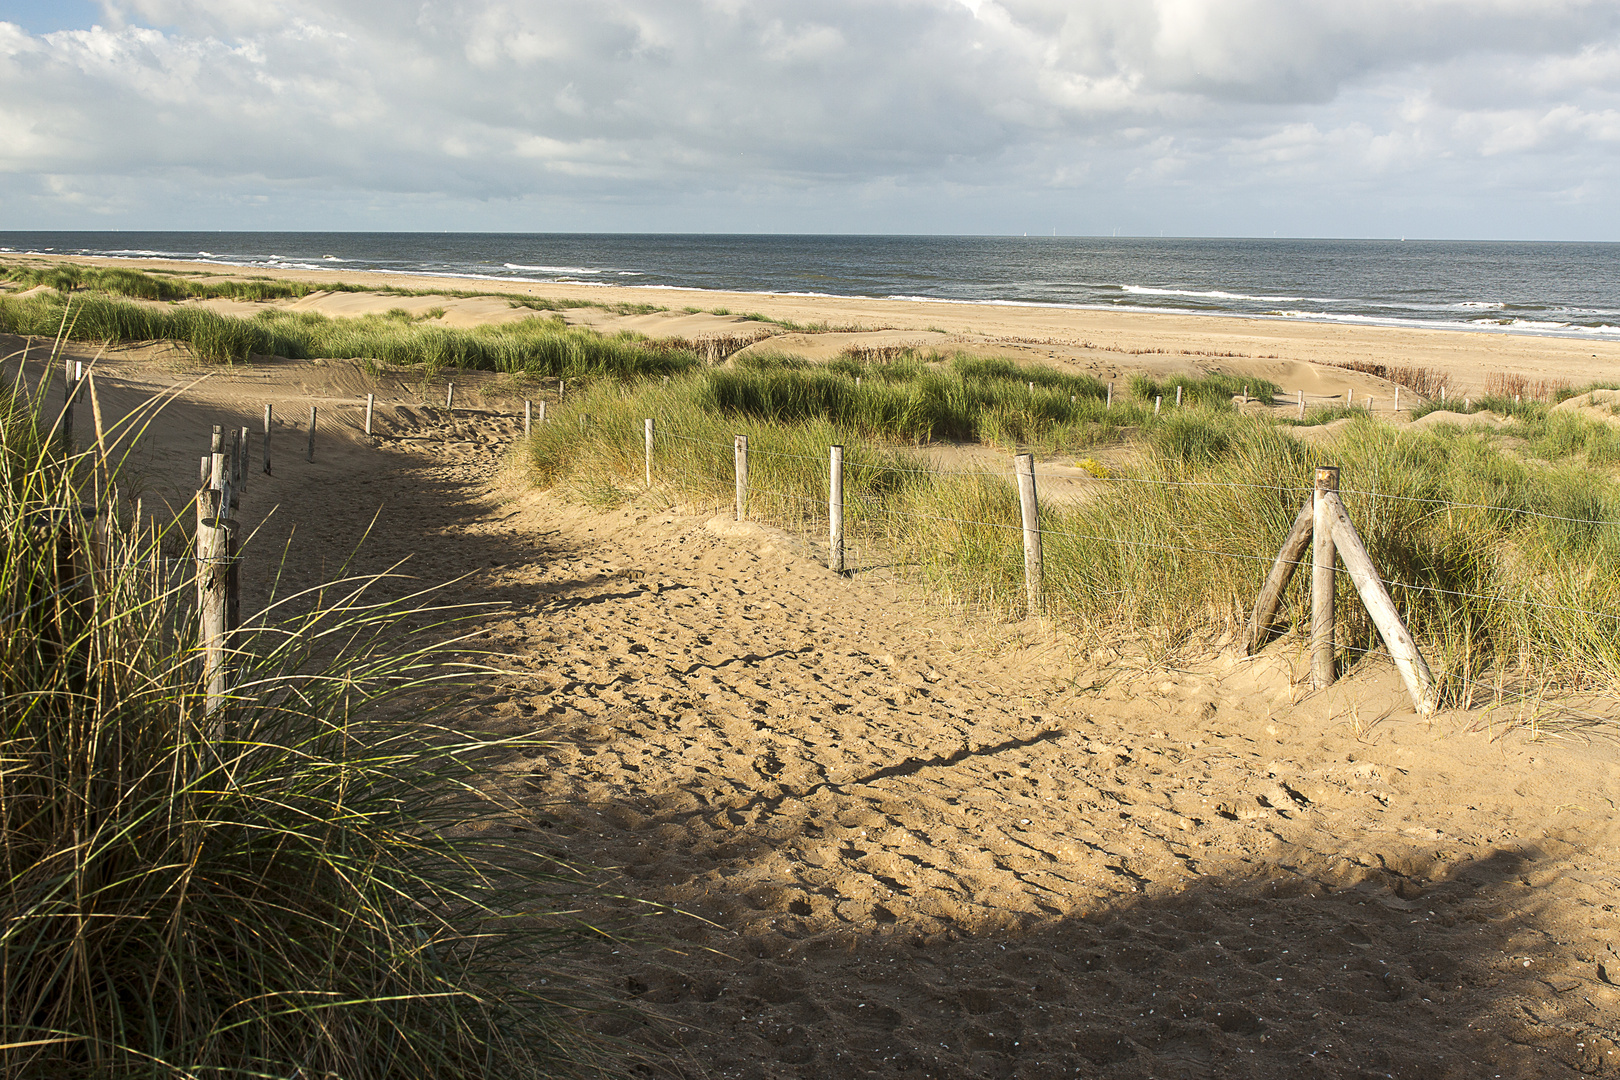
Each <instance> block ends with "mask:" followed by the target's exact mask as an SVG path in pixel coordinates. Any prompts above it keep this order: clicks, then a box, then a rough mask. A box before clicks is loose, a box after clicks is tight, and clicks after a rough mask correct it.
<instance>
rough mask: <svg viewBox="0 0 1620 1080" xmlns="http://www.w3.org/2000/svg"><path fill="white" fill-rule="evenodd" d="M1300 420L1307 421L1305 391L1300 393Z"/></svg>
mask: <svg viewBox="0 0 1620 1080" xmlns="http://www.w3.org/2000/svg"><path fill="white" fill-rule="evenodd" d="M1299 418H1300V419H1301V420H1303V419H1305V391H1303V390H1301V391H1300V392H1299Z"/></svg>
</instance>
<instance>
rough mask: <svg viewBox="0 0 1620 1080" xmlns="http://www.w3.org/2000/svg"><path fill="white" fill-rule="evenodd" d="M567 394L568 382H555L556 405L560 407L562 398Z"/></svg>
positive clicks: (561, 380) (560, 380)
mask: <svg viewBox="0 0 1620 1080" xmlns="http://www.w3.org/2000/svg"><path fill="white" fill-rule="evenodd" d="M567 393H568V380H567V379H558V380H557V404H559V405H561V404H562V403H563V397H564V396H565V395H566V394H567Z"/></svg>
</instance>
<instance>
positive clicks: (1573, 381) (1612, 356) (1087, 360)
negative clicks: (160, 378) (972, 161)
mask: <svg viewBox="0 0 1620 1080" xmlns="http://www.w3.org/2000/svg"><path fill="white" fill-rule="evenodd" d="M13 260H14V261H17V262H33V263H36V264H52V263H83V264H93V265H102V266H113V267H126V268H129V269H139V270H154V269H155V270H185V271H190V272H192V273H195V274H203V275H210V276H214V277H218V278H273V279H281V280H289V281H300V282H306V283H309V284H314V285H319V284H321V283H323V282H342V283H344V284H350V285H359V286H363V287H370V288H376V289H388V288H404V289H413V290H426V291H428V292H430V293H432V292H435V291H436V290H452V291H455V290H458V289H459V288H460V287H459V286H457V285H454V284H452V283H455V282H473V281H476V282H477V286H478V289H479V290H480V291H485V292H488V293H490V294H491V295H495V296H501V295H513V296H548V297H556V298H558V299H576V300H586V301H589V302H591V303H594V304H605V305H611V304H618V303H627V304H645V303H648V302H649V301H650V299H651V296H650V295H649V294H653V293H656V294H657V296H658V297H659V298H661V300H662V301H663V306H666V307H667V308H668V309H669V314H671V315H675V314H678V313H679V312H680V311H681V309H682V306H683V305H684V306H686V307H696V308H698V309H700V310H703V311H713V310H715V309H716V308H719V309H723V310H727V311H730V312H733V313H735V314H737V315H743V314H756V313H757V314H760V315H764V316H766V317H768V318H771V319H779V320H784V321H787V322H792V323H798V324H808V325H810V326H814V327H823V326H825V327H827V328H829V329H836V330H846V331H854V332H874V331H891V332H892V331H902V332H930V331H931V332H936V333H941V334H943V335H945V340H942V341H941V345H944V346H950V345H969V344H971V345H973V346H976V347H978V348H988V347H997V346H999V347H1003V348H1004V350H1005V351H1007V352H1008V353H1009V354H1010V355H1015V356H1018V357H1019V358H1022V359H1033V360H1043V359H1044V360H1047V361H1059V362H1064V363H1079V364H1080V365H1081V366H1083V367H1086V368H1088V369H1097V368H1099V367H1107V368H1109V369H1118V368H1119V367H1120V366H1121V365H1122V364H1131V363H1134V364H1136V365H1137V366H1139V367H1142V368H1163V367H1164V366H1165V364H1166V363H1170V364H1172V365H1174V364H1180V365H1182V366H1186V363H1187V361H1188V360H1194V361H1199V362H1201V366H1204V367H1209V366H1223V367H1226V368H1233V369H1237V368H1241V369H1244V370H1252V371H1253V372H1254V373H1255V374H1265V372H1264V371H1263V370H1262V369H1263V368H1265V367H1268V366H1271V364H1274V363H1285V364H1286V363H1306V364H1326V365H1333V366H1337V365H1342V364H1344V363H1378V364H1387V365H1390V366H1413V367H1427V368H1432V369H1434V370H1436V371H1438V372H1440V373H1442V374H1443V375H1445V376H1446V377H1447V378H1448V381H1449V383H1450V385H1451V386H1452V387H1453V390H1454V392H1456V393H1481V392H1483V390H1484V386H1485V379H1486V377H1487V376H1488V375H1490V374H1493V373H1497V372H1512V373H1516V374H1523V375H1526V376H1529V377H1532V378H1536V379H1548V380H1552V381H1564V382H1567V383H1569V384H1570V385H1572V386H1581V385H1585V384H1587V383H1591V382H1594V381H1598V380H1600V379H1605V378H1616V377H1620V340H1607V339H1600V338H1590V337H1571V336H1562V335H1554V334H1550V333H1525V332H1514V331H1512V330H1510V329H1506V328H1504V329H1501V330H1490V329H1461V328H1456V327H1444V328H1441V327H1435V328H1429V327H1416V326H1409V325H1383V324H1374V323H1358V324H1345V323H1342V322H1332V321H1317V320H1306V319H1300V320H1294V319H1288V318H1281V317H1272V318H1266V317H1257V316H1253V315H1238V314H1232V315H1227V314H1212V313H1203V312H1200V313H1196V314H1182V313H1179V312H1161V311H1118V310H1109V309H1096V308H1083V307H1076V306H1058V305H1044V304H1037V303H1030V304H1022V303H1014V302H1010V301H971V300H945V299H925V298H907V299H875V298H867V297H840V296H831V295H803V294H788V293H761V292H739V291H732V290H710V289H699V288H689V287H681V286H669V285H619V284H611V285H609V284H596V283H588V284H587V283H545V282H536V281H517V280H513V279H502V278H473V277H455V276H450V275H435V274H415V273H407V272H403V271H343V270H336V269H333V270H327V269H313V270H310V269H292V268H288V269H269V268H259V267H237V266H227V265H223V264H220V263H214V262H188V261H185V260H179V259H167V258H148V257H141V258H122V257H110V256H67V255H52V254H37V255H16V256H13ZM583 321H588V322H590V323H591V324H593V325H599V326H602V328H604V329H610V328H624V329H634V330H637V331H639V332H641V333H646V334H648V335H649V336H654V337H656V336H660V330H661V328H660V327H658V326H657V325H654V324H651V323H649V322H648V317H623V318H620V319H617V320H606V319H602V318H591V319H589V320H583ZM665 321H671V322H673V321H678V320H673V319H668V320H665ZM604 323H613V324H614V326H613V327H609V326H605V325H602V324H604ZM677 333H678V331H675V330H674V329H673V328H671V329H666V330H662V334H663V335H664V336H675V335H676V334H677ZM783 336H784V337H785V336H789V335H783ZM808 336H810V337H813V336H815V335H814V334H813V333H812V334H810V335H808ZM953 339H964V340H953ZM965 339H972V340H965ZM784 344H786V342H784ZM976 351H977V349H976ZM1147 358H1152V359H1147ZM1172 358H1176V359H1172ZM1233 361H1249V363H1233ZM1099 362H1100V363H1099Z"/></svg>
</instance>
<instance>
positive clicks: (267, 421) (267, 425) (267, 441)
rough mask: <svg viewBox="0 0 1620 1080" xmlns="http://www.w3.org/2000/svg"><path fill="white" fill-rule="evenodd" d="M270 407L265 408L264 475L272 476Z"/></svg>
mask: <svg viewBox="0 0 1620 1080" xmlns="http://www.w3.org/2000/svg"><path fill="white" fill-rule="evenodd" d="M270 417H271V410H270V406H268V405H266V406H265V407H264V475H266V476H269V475H270Z"/></svg>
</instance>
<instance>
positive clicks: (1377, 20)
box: [0, 0, 1620, 235]
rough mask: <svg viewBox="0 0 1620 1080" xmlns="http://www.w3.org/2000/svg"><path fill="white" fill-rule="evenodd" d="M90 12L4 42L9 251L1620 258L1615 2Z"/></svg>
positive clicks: (907, 2)
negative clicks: (561, 249)
mask: <svg viewBox="0 0 1620 1080" xmlns="http://www.w3.org/2000/svg"><path fill="white" fill-rule="evenodd" d="M102 4H103V7H104V9H105V12H106V16H107V18H106V19H105V23H104V26H102V27H98V28H96V29H91V30H82V31H64V32H58V33H54V34H50V35H46V36H44V37H33V36H30V35H28V34H27V33H25V32H23V31H21V30H19V29H17V28H16V27H13V26H10V25H9V24H3V23H0V227H7V228H26V227H30V226H32V225H38V226H46V225H50V226H60V225H65V224H71V223H72V222H73V221H76V220H79V219H80V218H81V217H82V215H83V214H84V212H85V207H86V206H98V205H99V206H101V208H102V209H104V210H105V212H107V213H109V214H114V215H118V216H120V217H121V219H124V220H127V221H128V222H129V224H132V225H140V224H152V225H163V226H169V227H176V226H181V225H186V224H203V223H204V222H201V221H197V220H191V221H188V220H186V219H185V217H184V215H185V214H187V213H189V214H191V215H192V216H193V219H195V218H196V216H197V215H210V220H209V221H208V222H206V223H207V224H211V225H222V226H227V227H229V226H232V225H235V226H239V227H271V226H273V225H289V224H295V223H296V221H295V220H294V219H296V217H297V215H299V214H300V213H302V214H303V215H304V217H305V219H306V220H309V221H318V222H319V223H320V224H321V226H322V227H341V226H342V224H343V223H344V222H346V221H349V220H350V218H348V217H346V216H345V215H352V214H355V213H357V212H358V213H361V214H362V216H361V218H359V219H355V220H353V224H354V225H355V227H379V226H399V227H411V226H434V225H437V224H439V220H440V219H443V220H444V221H445V223H447V224H456V225H465V224H483V225H485V226H487V227H504V228H558V227H590V228H603V229H612V228H639V227H648V226H649V225H652V224H654V223H657V222H662V227H694V228H716V227H721V228H724V227H727V226H725V225H724V224H723V222H724V221H725V219H726V214H727V213H728V212H731V211H734V210H736V208H738V207H740V206H745V205H746V206H748V207H750V208H752V209H751V211H750V212H751V213H754V214H755V215H757V216H756V218H755V220H759V221H761V222H763V224H764V227H770V228H780V229H794V228H822V227H834V228H836V227H839V226H840V218H839V214H840V208H847V207H849V206H851V205H852V204H858V205H859V206H861V207H864V208H866V210H865V211H863V213H865V214H866V215H867V216H864V217H860V218H859V221H858V222H857V221H856V220H855V218H853V217H850V216H848V215H846V216H845V217H844V219H843V220H845V221H848V222H849V223H850V224H848V225H846V226H845V227H859V228H877V229H893V230H898V231H904V230H907V229H943V230H946V231H953V230H954V231H975V230H981V229H1008V230H1013V229H1018V228H1020V227H1021V226H1020V219H1019V218H1018V215H1019V214H1020V213H1023V212H1024V208H1025V207H1028V208H1030V212H1032V213H1036V214H1038V216H1040V217H1041V218H1042V219H1043V220H1051V219H1052V218H1053V216H1054V214H1055V213H1057V212H1062V213H1064V214H1065V215H1067V216H1066V217H1065V219H1064V220H1065V221H1067V222H1068V224H1067V226H1066V228H1067V229H1068V230H1069V231H1081V230H1086V229H1088V228H1090V229H1095V230H1097V231H1106V229H1107V228H1108V227H1110V226H1111V225H1112V224H1115V223H1116V222H1115V221H1113V220H1108V221H1104V220H1101V219H1100V218H1099V217H1098V216H1097V214H1098V213H1100V211H1097V210H1095V209H1094V207H1096V206H1106V207H1107V208H1108V209H1107V212H1108V213H1109V214H1111V215H1118V214H1120V213H1123V214H1125V215H1127V216H1130V215H1136V216H1156V217H1157V218H1158V220H1159V221H1160V222H1162V221H1163V220H1164V219H1165V217H1166V216H1167V215H1168V216H1170V217H1172V218H1174V217H1175V215H1176V214H1177V213H1179V211H1167V209H1166V208H1167V205H1169V204H1171V203H1172V202H1173V201H1174V200H1178V199H1180V200H1183V202H1184V201H1185V198H1186V192H1187V191H1188V190H1189V188H1190V187H1192V186H1196V187H1197V189H1198V191H1199V199H1198V206H1199V208H1200V209H1199V213H1200V215H1201V216H1200V217H1199V219H1198V220H1197V221H1185V220H1184V219H1179V218H1178V219H1177V220H1179V221H1182V224H1180V226H1179V227H1180V228H1181V229H1182V230H1183V231H1198V232H1239V231H1244V230H1245V229H1246V228H1249V227H1250V225H1249V224H1248V223H1249V222H1251V221H1252V220H1253V218H1254V215H1255V212H1256V206H1255V204H1256V203H1257V202H1262V203H1266V204H1269V205H1275V206H1295V207H1298V208H1299V212H1300V213H1301V214H1302V215H1305V218H1306V219H1307V224H1306V225H1305V226H1304V228H1305V231H1313V232H1318V233H1333V232H1343V233H1354V232H1359V231H1365V230H1367V229H1372V231H1378V230H1379V228H1380V226H1379V225H1378V224H1377V223H1378V221H1379V220H1380V219H1379V216H1378V215H1379V214H1380V213H1382V212H1383V211H1382V207H1383V206H1384V202H1383V201H1381V200H1379V199H1378V197H1377V194H1376V193H1377V192H1378V191H1379V190H1385V191H1386V192H1387V191H1391V190H1395V189H1391V188H1389V186H1388V185H1391V184H1396V185H1404V187H1399V189H1398V190H1397V191H1396V193H1397V194H1401V193H1404V195H1403V197H1405V198H1408V199H1409V201H1410V200H1416V201H1415V202H1412V203H1411V205H1413V206H1415V207H1418V208H1422V207H1427V208H1428V210H1429V211H1430V212H1431V214H1432V215H1434V217H1433V220H1435V221H1436V222H1438V223H1440V224H1439V225H1438V226H1437V227H1436V228H1435V229H1434V230H1433V231H1436V232H1439V231H1444V230H1445V229H1446V228H1450V226H1448V225H1446V224H1445V222H1446V221H1447V220H1449V219H1447V217H1446V215H1447V214H1451V215H1452V216H1453V217H1454V218H1455V220H1456V221H1457V222H1459V223H1465V224H1466V223H1469V222H1477V221H1478V220H1479V214H1480V211H1481V209H1482V208H1486V207H1495V206H1501V205H1510V204H1512V203H1513V201H1514V200H1537V199H1542V200H1546V201H1549V202H1550V201H1553V200H1554V198H1555V196H1556V198H1557V199H1559V200H1562V202H1561V203H1560V205H1563V206H1565V207H1567V208H1569V209H1568V211H1567V212H1568V221H1569V222H1570V223H1571V225H1570V227H1571V228H1577V227H1578V228H1587V229H1590V228H1591V227H1592V222H1594V221H1600V222H1601V223H1602V224H1601V227H1602V228H1603V229H1604V230H1606V232H1605V235H1615V234H1616V233H1620V216H1617V215H1620V212H1617V211H1615V210H1612V209H1609V207H1611V206H1614V205H1620V199H1617V198H1616V196H1617V195H1620V191H1617V190H1616V185H1617V182H1620V181H1617V179H1616V175H1615V174H1616V170H1615V169H1614V167H1613V166H1612V164H1611V162H1610V158H1611V157H1612V155H1613V148H1614V143H1615V142H1616V141H1617V138H1620V136H1617V131H1620V7H1617V6H1616V5H1614V4H1612V3H1609V2H1577V0H1540V2H1536V0H1485V2H1481V0H1361V2H1358V3H1342V2H1341V3H1330V2H1310V0H971V2H969V0H823V2H821V3H817V4H814V5H807V4H803V3H790V2H788V0H596V2H594V3H570V2H564V0H395V2H383V3H379V2H377V0H321V2H319V3H317V2H314V0H102ZM1468 162H1490V163H1491V165H1492V168H1490V169H1487V170H1481V169H1478V168H1470V167H1469V166H1468V164H1467V163H1468ZM64 177H66V178H69V179H68V186H67V187H66V188H63V187H62V186H61V184H62V178H64ZM1380 185H1383V187H1382V188H1380ZM69 190H71V192H72V197H71V199H70V198H69V197H68V195H67V194H64V192H66V191H69ZM188 192H189V194H188ZM1572 192H1574V193H1575V194H1573V195H1572V194H1571V193H1572ZM250 196H251V198H250ZM98 199H99V200H102V201H101V203H99V204H98V202H97V200H98ZM260 199H262V200H263V202H257V201H255V200H260ZM1312 205H1315V206H1317V207H1318V209H1317V210H1316V211H1314V213H1313V212H1312V211H1311V210H1310V207H1311V206H1312ZM255 207H257V209H255ZM356 207H364V208H365V209H364V210H362V211H357V210H356ZM143 214H144V215H145V217H144V218H143ZM885 214H887V215H888V218H887V223H886V224H885V217H884V215H885ZM230 215H236V217H231V216H230ZM242 215H247V216H246V217H243V216H242ZM390 215H392V217H390ZM435 215H437V217H435ZM503 215H504V216H503ZM672 219H673V220H672ZM1147 224H1148V225H1151V224H1152V222H1148V223H1147ZM737 227H743V226H742V224H741V223H740V222H739V224H738V226H737ZM755 227H757V226H755ZM1474 227H1477V225H1475V226H1474ZM1558 227H1562V226H1555V228H1558ZM1388 231H1391V232H1396V231H1408V232H1414V233H1417V232H1422V231H1424V230H1423V229H1422V228H1421V227H1410V226H1407V225H1405V224H1404V223H1403V224H1402V227H1401V228H1400V229H1393V228H1392V229H1389V230H1388Z"/></svg>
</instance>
